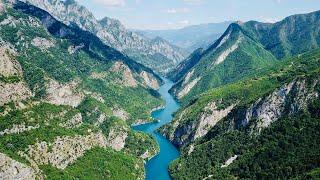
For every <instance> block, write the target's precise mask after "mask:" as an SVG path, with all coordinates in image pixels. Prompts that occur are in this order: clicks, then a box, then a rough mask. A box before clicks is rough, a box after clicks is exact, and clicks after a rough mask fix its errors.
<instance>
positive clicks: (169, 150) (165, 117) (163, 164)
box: [133, 78, 180, 180]
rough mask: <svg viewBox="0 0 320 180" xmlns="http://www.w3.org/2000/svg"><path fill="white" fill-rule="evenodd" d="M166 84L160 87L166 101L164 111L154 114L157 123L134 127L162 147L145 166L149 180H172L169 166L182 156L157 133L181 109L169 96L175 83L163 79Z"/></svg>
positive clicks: (157, 111)
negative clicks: (150, 136) (151, 137)
mask: <svg viewBox="0 0 320 180" xmlns="http://www.w3.org/2000/svg"><path fill="white" fill-rule="evenodd" d="M163 80H164V84H163V85H162V86H161V87H160V89H159V93H160V94H161V96H162V98H163V99H164V100H165V101H166V106H165V108H164V109H160V110H156V111H154V112H152V117H153V118H155V119H158V120H159V122H157V123H149V124H144V125H139V126H135V127H133V129H134V130H137V131H143V132H145V133H148V134H150V135H152V136H153V137H155V139H156V140H157V142H158V144H159V145H160V153H159V154H158V155H156V156H155V157H153V158H152V159H151V160H150V161H148V162H147V163H146V165H145V168H146V179H147V180H168V179H171V178H170V176H169V173H168V166H169V164H170V162H171V161H173V160H174V159H177V158H178V157H179V155H180V153H179V151H178V149H177V148H176V147H175V146H173V144H171V142H170V141H168V140H167V139H166V138H164V137H163V136H162V135H160V134H159V133H157V132H156V130H157V129H158V128H159V127H160V126H163V125H165V124H167V123H169V122H171V120H172V118H173V117H172V114H173V113H174V112H175V111H177V110H178V109H179V107H180V105H179V103H178V102H177V101H176V100H175V99H174V98H173V97H172V96H171V95H170V94H169V92H168V91H169V89H170V88H171V87H172V86H173V84H174V83H173V82H171V81H170V80H168V79H165V78H163Z"/></svg>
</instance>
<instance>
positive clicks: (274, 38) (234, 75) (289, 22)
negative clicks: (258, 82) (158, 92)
mask: <svg viewBox="0 0 320 180" xmlns="http://www.w3.org/2000/svg"><path fill="white" fill-rule="evenodd" d="M319 15H320V12H319V11H317V12H313V13H309V14H301V15H294V16H290V17H287V18H285V19H284V20H282V21H280V22H277V23H274V24H270V23H259V22H256V21H249V22H246V23H242V22H237V23H232V24H231V25H230V26H229V27H228V28H227V30H226V31H225V32H224V34H223V35H222V36H221V37H220V38H219V39H218V40H217V41H216V42H215V43H214V44H212V45H211V46H210V47H209V48H208V49H206V50H203V51H202V52H201V53H200V54H199V51H198V52H196V53H193V54H192V55H191V57H189V58H187V60H186V61H183V62H181V63H180V64H179V65H178V66H177V68H176V70H174V71H172V73H169V77H171V79H173V80H176V81H177V82H178V83H177V84H176V85H175V87H174V88H173V89H172V90H171V91H172V92H173V93H174V94H175V95H176V96H177V97H178V98H179V99H182V101H183V100H184V99H188V100H190V99H192V97H194V96H195V95H197V94H201V93H202V92H204V91H206V90H208V89H210V88H215V87H219V86H221V85H225V84H228V83H232V82H235V81H237V80H239V79H242V78H245V77H248V76H250V75H252V74H253V75H254V74H255V72H256V71H258V70H260V69H264V68H266V67H268V66H270V65H272V64H274V63H275V62H277V61H281V60H282V59H285V58H288V57H292V56H295V55H299V54H301V53H304V52H307V51H310V50H312V49H316V48H318V47H319V44H320V40H319V26H318V25H320V21H319ZM193 56H195V57H193ZM190 64H192V66H190ZM188 100H187V101H188Z"/></svg>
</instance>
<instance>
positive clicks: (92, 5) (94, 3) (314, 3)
mask: <svg viewBox="0 0 320 180" xmlns="http://www.w3.org/2000/svg"><path fill="white" fill-rule="evenodd" d="M78 1H79V2H80V4H82V5H85V6H86V7H87V8H88V9H89V10H91V11H92V12H93V14H94V15H95V16H96V17H97V18H98V19H100V18H102V17H105V16H108V17H112V18H116V19H119V20H120V21H121V22H122V23H123V24H124V25H125V26H126V27H128V28H132V29H173V28H181V27H184V26H188V25H194V24H201V23H210V22H222V21H226V20H241V21H248V20H258V21H265V22H275V21H278V20H281V19H282V18H284V17H286V16H289V15H292V14H298V13H307V12H311V11H316V10H320V0H78Z"/></svg>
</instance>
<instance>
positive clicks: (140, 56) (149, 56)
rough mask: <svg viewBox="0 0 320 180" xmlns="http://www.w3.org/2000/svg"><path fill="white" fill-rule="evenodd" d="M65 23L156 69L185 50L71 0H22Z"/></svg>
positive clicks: (171, 63) (172, 61)
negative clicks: (97, 17)
mask: <svg viewBox="0 0 320 180" xmlns="http://www.w3.org/2000/svg"><path fill="white" fill-rule="evenodd" d="M25 1H26V2H29V3H31V4H33V5H35V6H37V7H40V8H42V9H44V10H46V11H47V12H49V13H50V14H52V15H53V16H54V17H55V18H57V19H59V20H60V21H63V22H64V23H65V24H68V25H72V24H74V25H76V26H79V27H80V28H81V29H84V30H86V31H89V32H91V33H94V34H95V35H97V36H98V37H99V38H100V39H101V40H102V41H103V42H104V43H106V44H107V45H109V46H111V47H113V48H115V49H117V50H119V51H121V52H123V53H125V54H126V55H128V56H130V57H131V58H133V59H135V60H136V61H137V62H139V63H142V64H144V65H146V66H148V67H150V68H152V69H154V70H155V71H157V72H160V73H166V72H167V71H169V70H170V69H171V68H173V67H175V65H176V64H178V63H179V62H180V61H181V60H183V59H184V58H185V53H184V52H183V51H182V50H181V49H179V48H178V47H174V46H172V45H171V44H170V43H168V42H167V41H164V40H163V41H159V38H157V40H155V41H154V40H152V39H149V38H145V37H144V36H141V35H139V34H137V33H134V32H131V31H129V30H127V29H126V28H125V27H124V26H123V25H122V24H121V22H120V21H118V20H116V19H111V18H108V17H105V18H103V19H102V20H100V21H98V20H97V19H95V17H94V16H93V14H92V13H91V12H90V11H89V10H88V9H86V8H85V7H84V6H81V5H79V4H78V3H77V2H76V1H74V0H66V1H60V0H25Z"/></svg>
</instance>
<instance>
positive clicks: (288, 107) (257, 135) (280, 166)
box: [161, 50, 320, 179]
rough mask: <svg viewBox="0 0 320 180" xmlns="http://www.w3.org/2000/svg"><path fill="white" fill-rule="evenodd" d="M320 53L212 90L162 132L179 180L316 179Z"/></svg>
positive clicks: (175, 176)
mask: <svg viewBox="0 0 320 180" xmlns="http://www.w3.org/2000/svg"><path fill="white" fill-rule="evenodd" d="M319 64H320V50H315V51H313V52H310V53H307V54H303V55H299V56H298V57H296V58H292V59H289V60H286V61H284V62H279V63H277V64H276V65H274V66H272V68H268V69H263V70H261V71H259V72H258V73H256V76H255V77H254V78H249V79H247V80H243V81H238V82H236V83H233V84H229V85H225V86H222V87H220V88H214V89H212V90H210V91H207V92H206V93H204V94H202V95H201V96H200V97H198V98H197V99H196V100H194V101H193V102H192V103H190V104H189V105H187V106H186V107H184V108H183V109H181V110H180V111H179V112H178V113H176V114H175V120H174V121H173V122H172V123H171V124H170V125H167V126H165V127H163V128H162V129H161V132H162V134H164V135H165V136H166V137H167V138H169V139H170V140H171V141H172V142H173V143H174V144H175V145H177V146H179V147H180V148H181V150H182V156H181V157H180V158H179V159H178V160H176V161H175V162H174V163H173V164H172V165H171V166H170V173H171V175H172V176H173V178H174V179H185V178H187V179H189V178H190V179H203V178H206V179H239V178H240V179H278V178H281V179H282V178H285V179H290V178H297V179H305V178H311V175H312V174H315V175H316V172H317V171H318V169H317V168H319V166H320V160H319V155H320V150H319V148H318V144H319V137H320V134H319V132H318V128H319V123H320V121H319V120H320V114H319V112H320V94H319V93H320V66H319Z"/></svg>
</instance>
